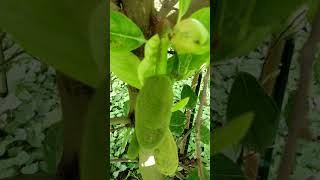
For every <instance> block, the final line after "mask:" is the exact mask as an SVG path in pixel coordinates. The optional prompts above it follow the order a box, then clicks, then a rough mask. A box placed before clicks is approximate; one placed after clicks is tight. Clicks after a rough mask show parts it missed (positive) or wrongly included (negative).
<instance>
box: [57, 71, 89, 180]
mask: <svg viewBox="0 0 320 180" xmlns="http://www.w3.org/2000/svg"><path fill="white" fill-rule="evenodd" d="M57 84H58V89H59V93H60V97H61V107H62V112H63V118H62V119H63V124H64V125H63V132H64V141H63V155H62V159H61V162H60V164H59V167H58V174H61V175H63V176H64V177H65V178H66V179H73V180H77V179H79V178H80V177H79V158H80V150H81V143H82V141H83V135H84V128H85V127H84V124H85V120H86V113H87V109H88V105H89V101H90V99H91V97H92V95H93V93H94V90H93V89H92V88H90V87H88V86H86V85H84V84H82V83H80V82H78V81H76V80H73V79H71V78H69V77H67V76H65V75H63V74H61V73H59V72H58V73H57Z"/></svg>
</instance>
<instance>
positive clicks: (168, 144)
mask: <svg viewBox="0 0 320 180" xmlns="http://www.w3.org/2000/svg"><path fill="white" fill-rule="evenodd" d="M154 154H155V160H156V166H157V168H158V169H159V171H160V172H161V173H162V174H164V175H168V176H170V175H173V174H174V173H175V172H176V170H177V168H178V164H179V157H178V148H177V145H176V142H175V141H174V138H173V136H172V134H171V131H170V130H169V129H167V130H166V133H165V136H164V139H163V141H162V142H161V143H160V144H159V145H158V146H157V147H156V148H155V150H154Z"/></svg>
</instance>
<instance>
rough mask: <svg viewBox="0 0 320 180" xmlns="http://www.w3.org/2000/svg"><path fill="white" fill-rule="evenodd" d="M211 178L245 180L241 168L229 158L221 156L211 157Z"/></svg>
mask: <svg viewBox="0 0 320 180" xmlns="http://www.w3.org/2000/svg"><path fill="white" fill-rule="evenodd" d="M211 159H212V161H213V164H214V165H213V168H212V169H211V173H210V174H211V177H212V178H213V179H218V180H246V178H245V176H244V173H243V172H242V171H241V168H240V167H239V166H238V165H237V164H236V163H235V162H233V161H232V160H231V159H230V158H228V157H227V156H225V155H223V154H217V155H215V156H213V157H212V158H211Z"/></svg>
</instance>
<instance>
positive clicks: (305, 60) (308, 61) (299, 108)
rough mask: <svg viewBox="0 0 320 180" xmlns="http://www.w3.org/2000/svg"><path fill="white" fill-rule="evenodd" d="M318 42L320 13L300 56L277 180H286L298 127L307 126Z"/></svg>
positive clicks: (296, 139)
mask: <svg viewBox="0 0 320 180" xmlns="http://www.w3.org/2000/svg"><path fill="white" fill-rule="evenodd" d="M318 42H320V11H318V13H317V16H316V19H315V21H314V24H313V27H312V30H311V34H310V36H309V38H308V40H307V42H306V44H305V45H304V47H303V49H302V52H301V55H300V57H299V58H300V59H299V60H300V61H299V62H300V67H301V68H300V79H299V84H298V90H297V93H296V94H295V97H294V98H295V99H294V107H293V111H292V113H291V114H290V115H291V116H290V117H291V118H292V125H291V126H290V127H289V133H288V139H287V143H286V145H285V149H284V153H283V157H282V161H281V163H280V166H279V171H278V176H277V180H288V179H289V176H290V174H291V171H292V165H293V162H294V158H295V152H296V147H297V144H298V138H299V133H300V127H302V126H304V124H307V123H308V121H307V118H306V117H307V114H308V109H309V108H308V99H309V98H308V97H309V91H310V85H311V82H310V81H311V77H312V74H311V73H312V71H311V70H312V64H313V61H314V54H315V51H316V48H317V43H318Z"/></svg>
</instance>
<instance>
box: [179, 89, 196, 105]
mask: <svg viewBox="0 0 320 180" xmlns="http://www.w3.org/2000/svg"><path fill="white" fill-rule="evenodd" d="M187 97H189V101H188V104H187V105H186V108H188V109H193V108H195V107H196V105H197V100H198V96H197V95H196V93H195V92H194V91H193V90H192V88H191V87H190V86H189V85H184V86H183V88H182V91H181V99H184V98H187Z"/></svg>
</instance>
